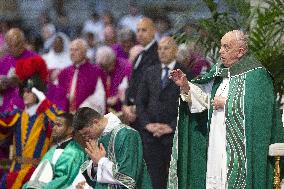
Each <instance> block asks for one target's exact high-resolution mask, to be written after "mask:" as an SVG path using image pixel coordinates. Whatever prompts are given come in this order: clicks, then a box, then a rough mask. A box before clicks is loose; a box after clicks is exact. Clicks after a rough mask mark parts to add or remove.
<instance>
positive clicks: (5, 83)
mask: <svg viewBox="0 0 284 189" xmlns="http://www.w3.org/2000/svg"><path fill="white" fill-rule="evenodd" d="M5 40H6V44H7V47H8V54H6V55H5V56H4V57H2V58H1V59H0V95H1V96H0V112H3V111H9V110H12V109H13V107H14V106H17V107H18V108H20V109H23V108H24V104H23V101H22V98H21V97H20V96H19V95H18V92H17V90H16V89H15V86H14V85H13V83H11V82H10V81H11V80H10V79H11V78H13V76H14V70H15V66H16V62H17V61H18V60H22V59H26V58H30V57H32V56H36V55H37V54H36V53H35V52H33V51H30V50H27V49H26V48H25V36H24V33H23V31H22V30H20V29H19V28H12V29H10V30H9V31H8V32H7V33H6V36H5Z"/></svg>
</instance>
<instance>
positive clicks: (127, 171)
mask: <svg viewBox="0 0 284 189" xmlns="http://www.w3.org/2000/svg"><path fill="white" fill-rule="evenodd" d="M113 116H114V115H113ZM111 117H112V116H111ZM99 143H102V144H103V146H104V148H105V149H106V152H107V155H106V158H108V160H110V161H111V162H112V163H113V167H112V170H111V172H112V173H111V174H112V176H113V179H114V180H115V181H116V182H119V184H111V183H102V182H98V181H97V167H94V166H93V164H91V166H90V162H88V161H86V162H85V163H84V164H83V165H82V166H81V171H82V173H83V175H84V177H85V178H86V181H87V183H88V184H89V185H90V186H92V187H94V188H96V189H108V188H127V189H152V184H151V180H150V176H149V174H148V171H147V167H146V164H145V161H144V159H143V150H142V149H143V148H142V141H141V138H140V135H139V133H138V132H137V131H135V130H134V129H132V128H130V127H128V126H126V125H124V124H122V123H119V124H117V125H115V126H114V127H113V128H112V129H111V130H110V131H108V132H105V133H103V134H102V136H101V137H100V138H99ZM90 167H91V168H90ZM90 169H91V170H90ZM102 172H103V171H102ZM102 177H104V176H102ZM105 182H106V181H105Z"/></svg>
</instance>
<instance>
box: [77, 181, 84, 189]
mask: <svg viewBox="0 0 284 189" xmlns="http://www.w3.org/2000/svg"><path fill="white" fill-rule="evenodd" d="M85 184H86V181H82V182H79V183H78V184H77V185H76V189H84V186H85Z"/></svg>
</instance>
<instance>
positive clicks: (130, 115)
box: [122, 105, 136, 123]
mask: <svg viewBox="0 0 284 189" xmlns="http://www.w3.org/2000/svg"><path fill="white" fill-rule="evenodd" d="M122 113H123V116H124V118H125V120H126V121H127V122H128V123H133V122H134V121H135V119H136V109H135V106H126V105H124V106H123V107H122Z"/></svg>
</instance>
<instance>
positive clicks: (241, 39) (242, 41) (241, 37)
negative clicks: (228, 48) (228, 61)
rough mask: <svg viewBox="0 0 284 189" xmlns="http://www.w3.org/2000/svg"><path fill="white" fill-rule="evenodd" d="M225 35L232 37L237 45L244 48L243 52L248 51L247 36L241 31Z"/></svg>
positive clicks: (233, 31)
mask: <svg viewBox="0 0 284 189" xmlns="http://www.w3.org/2000/svg"><path fill="white" fill-rule="evenodd" d="M227 34H232V35H234V36H235V38H236V41H237V42H238V43H239V45H240V46H241V47H242V48H244V50H245V51H247V49H248V35H247V34H245V33H244V32H243V31H241V30H232V31H229V32H228V33H227Z"/></svg>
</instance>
